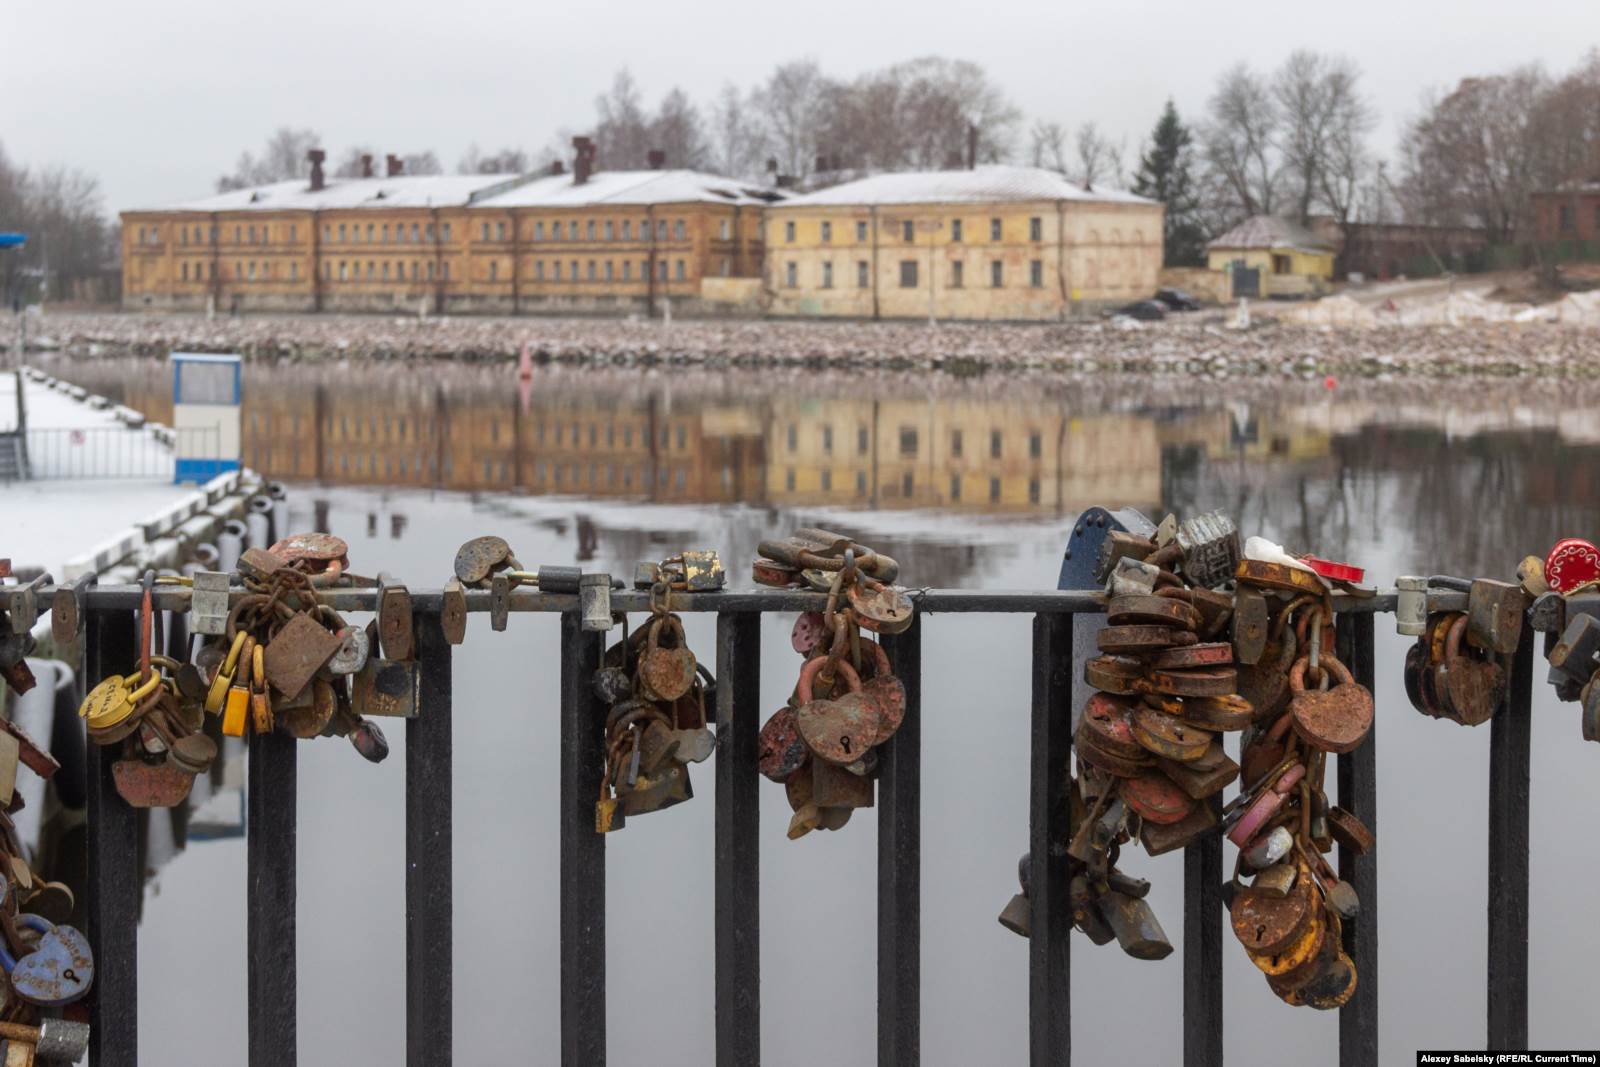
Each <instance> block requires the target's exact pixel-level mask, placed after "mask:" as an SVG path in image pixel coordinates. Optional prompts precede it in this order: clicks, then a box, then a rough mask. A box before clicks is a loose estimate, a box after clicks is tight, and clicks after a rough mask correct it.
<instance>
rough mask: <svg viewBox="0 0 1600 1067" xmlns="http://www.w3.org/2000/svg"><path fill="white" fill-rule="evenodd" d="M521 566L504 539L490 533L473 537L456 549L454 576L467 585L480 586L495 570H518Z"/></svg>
mask: <svg viewBox="0 0 1600 1067" xmlns="http://www.w3.org/2000/svg"><path fill="white" fill-rule="evenodd" d="M521 566H522V565H521V564H520V563H518V562H517V558H516V557H515V556H513V555H512V554H511V546H510V545H509V544H507V543H506V539H505V538H503V537H495V536H494V535H492V534H491V535H488V536H485V537H474V538H473V539H472V540H470V541H468V542H467V543H466V544H464V545H462V546H461V547H460V548H459V549H457V550H456V559H455V576H456V578H457V579H458V580H460V582H461V584H463V585H467V586H474V587H479V588H481V587H482V586H483V583H484V581H485V580H486V579H487V578H488V577H489V575H491V574H492V573H494V572H495V571H499V570H506V569H513V570H520V569H521Z"/></svg>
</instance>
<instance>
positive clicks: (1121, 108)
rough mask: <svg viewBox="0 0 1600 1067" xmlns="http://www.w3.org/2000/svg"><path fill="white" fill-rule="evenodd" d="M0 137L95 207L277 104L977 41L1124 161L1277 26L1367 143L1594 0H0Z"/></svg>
mask: <svg viewBox="0 0 1600 1067" xmlns="http://www.w3.org/2000/svg"><path fill="white" fill-rule="evenodd" d="M3 25H4V27H5V29H4V37H5V39H6V40H7V42H8V47H6V48H5V51H4V54H3V58H0V144H3V145H4V147H5V150H6V152H7V154H8V155H9V156H10V157H11V159H12V160H13V161H16V162H22V163H26V164H43V163H63V164H70V165H73V166H77V167H82V168H85V169H87V170H89V171H91V172H93V173H95V174H97V175H98V176H99V177H100V180H101V183H102V186H103V188H104V190H105V194H106V205H107V207H108V208H109V209H111V210H120V209H124V208H130V207H136V206H149V205H157V204H160V203H163V202H165V201H169V200H178V199H183V198H187V197H192V196H194V195H196V194H201V193H205V192H209V191H210V189H211V184H212V182H213V181H214V179H215V178H216V177H217V175H218V174H220V173H223V172H224V171H226V170H228V169H229V168H230V167H231V165H232V163H233V161H234V159H235V158H236V157H237V156H238V154H239V152H240V151H241V150H242V149H246V148H249V149H255V148H256V147H257V146H258V145H259V144H260V143H261V142H262V141H263V140H265V138H266V135H267V134H268V133H269V132H270V131H271V130H272V129H273V128H275V127H276V126H278V125H281V124H286V123H287V124H293V125H295V126H309V127H311V128H313V129H315V130H317V131H319V132H320V133H321V134H322V137H323V141H324V146H325V147H326V148H327V149H328V150H329V155H330V157H337V155H338V154H339V152H340V149H341V148H343V147H345V146H348V145H350V144H353V143H357V142H366V143H371V144H373V145H374V146H375V147H376V148H377V149H378V150H379V151H380V152H384V151H395V152H409V151H420V150H423V149H429V148H431V149H433V150H435V151H437V152H438V153H439V157H440V159H441V160H443V161H444V163H445V165H446V166H447V167H452V168H453V167H454V165H455V162H456V160H457V159H458V158H459V157H460V155H461V154H462V152H463V151H464V150H465V149H466V147H467V146H468V145H469V144H470V143H472V142H473V141H477V142H479V143H480V144H481V145H483V146H484V147H485V148H488V147H490V146H499V145H502V144H511V145H516V146H520V147H525V148H528V149H530V150H532V149H537V148H540V147H542V146H544V145H545V144H547V143H548V142H549V141H550V139H551V137H552V136H553V134H554V133H555V131H556V130H558V129H560V128H562V127H574V128H577V127H581V126H583V125H585V124H587V123H588V122H589V121H590V118H591V116H592V115H593V100H594V97H595V95H596V94H597V93H598V92H600V91H601V90H602V89H604V88H605V86H606V85H607V84H609V82H610V79H611V76H612V73H613V72H614V71H615V70H616V69H617V68H618V67H621V66H624V65H626V66H628V67H629V68H631V69H632V71H633V73H634V75H635V77H636V78H637V79H638V81H639V83H640V86H641V88H642V89H643V90H644V91H645V93H646V94H647V97H648V98H649V99H650V100H651V101H652V102H653V101H654V100H655V99H656V98H657V97H659V95H660V94H661V93H662V92H664V91H665V90H666V89H668V88H670V87H671V86H673V85H681V86H683V88H684V89H686V90H687V91H688V92H689V93H690V94H691V96H693V97H694V98H695V99H696V100H699V101H706V100H709V99H710V97H711V96H712V95H713V94H714V93H715V92H716V90H717V89H718V88H719V87H720V86H721V85H722V83H723V82H725V81H729V80H731V81H734V82H736V83H737V84H739V85H741V86H748V85H750V84H752V83H754V82H756V81H758V80H759V79H761V78H762V77H763V76H764V75H765V74H766V73H767V72H768V71H769V70H770V69H771V67H772V66H773V65H774V64H775V63H778V62H780V61H783V60H787V59H793V58H798V57H803V56H811V57H814V58H816V59H818V60H819V61H820V62H821V63H822V65H823V67H824V68H825V69H826V70H827V71H828V72H829V73H831V74H833V75H836V76H849V75H853V74H856V73H858V72H861V71H863V70H867V69H871V68H874V67H879V66H883V65H886V64H888V63H890V62H893V61H896V60H901V59H907V58H912V57H915V56H920V55H927V54H939V55H944V56H949V57H952V58H963V59H971V60H974V61H976V62H978V63H981V64H983V65H984V66H985V67H986V68H988V70H989V71H990V73H991V74H992V75H993V77H994V78H995V79H996V80H997V81H998V83H999V84H1000V85H1001V86H1002V87H1003V88H1004V89H1005V90H1006V91H1007V92H1008V93H1009V94H1010V96H1011V97H1012V99H1013V100H1014V101H1015V102H1016V103H1017V104H1018V105H1020V106H1021V108H1022V109H1023V111H1024V112H1025V113H1026V114H1027V116H1028V117H1029V118H1030V119H1031V118H1035V117H1043V118H1052V119H1057V120H1060V121H1063V122H1066V123H1069V124H1071V125H1076V124H1077V123H1079V122H1082V121H1084V120H1086V119H1093V120H1095V121H1096V122H1098V123H1099V124H1100V125H1101V127H1102V128H1104V129H1105V130H1106V131H1108V132H1109V133H1111V134H1113V135H1114V136H1116V137H1121V138H1125V139H1126V142H1127V147H1128V155H1129V158H1130V160H1131V158H1132V154H1133V151H1134V149H1135V147H1136V146H1137V144H1138V142H1139V140H1140V138H1141V137H1142V136H1143V135H1144V134H1145V133H1146V132H1147V131H1148V129H1149V128H1150V126H1151V124H1152V123H1153V122H1154V120H1155V117H1156V114H1157V112H1158V111H1159V109H1160V107H1161V105H1162V102H1163V100H1165V98H1166V97H1167V96H1169V95H1170V96H1172V97H1173V98H1174V99H1175V100H1176V101H1177V104H1178V108H1179V110H1180V111H1181V112H1183V113H1184V114H1185V115H1186V116H1188V117H1198V116H1199V113H1200V111H1201V110H1202V109H1203V108H1204V106H1205V101H1206V98H1207V96H1208V94H1209V92H1210V88H1211V84H1212V82H1213V80H1214V79H1215V77H1216V75H1217V73H1218V72H1219V71H1221V70H1222V69H1223V68H1224V67H1226V66H1227V65H1229V64H1231V63H1233V62H1234V61H1236V60H1240V59H1244V60H1248V61H1249V62H1251V63H1253V64H1255V65H1257V66H1261V67H1270V66H1272V65H1275V64H1276V63H1277V62H1278V61H1279V60H1280V59H1281V58H1282V57H1283V56H1284V55H1285V54H1286V53H1287V52H1289V51H1290V50H1292V49H1294V48H1300V47H1310V48H1316V49H1321V50H1326V51H1333V52H1340V53H1344V54H1346V55H1348V56H1350V57H1351V58H1353V59H1354V60H1356V62H1357V63H1359V64H1360V66H1361V68H1362V70H1363V71H1364V73H1365V84H1366V88H1367V90H1368V92H1369V94H1370V95H1371V96H1372V97H1373V99H1374V101H1375V102H1376V103H1377V105H1378V107H1379V110H1380V111H1381V113H1382V115H1383V120H1384V122H1383V126H1382V127H1381V128H1380V130H1379V132H1378V136H1377V144H1378V146H1379V147H1380V149H1382V150H1384V151H1388V150H1389V149H1390V148H1391V147H1392V143H1393V139H1394V135H1395V130H1396V129H1397V127H1398V125H1399V124H1400V123H1401V122H1403V121H1404V119H1405V118H1406V117H1407V116H1409V115H1410V114H1412V113H1414V112H1415V110H1416V108H1417V102H1418V100H1419V99H1420V98H1421V95H1422V94H1423V92H1424V91H1425V90H1426V89H1428V88H1430V87H1440V86H1446V85H1449V84H1453V83H1454V82H1455V81H1456V80H1457V79H1459V78H1461V77H1463V76H1465V75H1469V74H1475V73H1486V72H1492V71H1496V70H1500V69H1503V68H1505V67H1508V66H1511V65H1514V64H1519V63H1524V62H1530V61H1538V62H1542V63H1543V64H1545V65H1546V66H1547V67H1548V68H1550V69H1552V70H1564V69H1566V68H1567V67H1570V66H1571V65H1572V64H1574V63H1575V62H1577V61H1578V60H1579V58H1580V57H1581V56H1582V55H1583V53H1584V52H1585V51H1586V50H1587V49H1589V48H1593V47H1595V46H1596V45H1597V44H1600V8H1597V5H1596V2H1595V0H1519V2H1515V3H1511V2H1507V0H1492V2H1491V0H1342V2H1339V3H1333V4H1328V5H1325V6H1320V7H1319V6H1317V5H1311V4H1305V5H1301V6H1299V7H1297V8H1294V9H1293V10H1291V9H1289V8H1284V7H1270V6H1269V7H1261V6H1259V5H1241V4H1233V3H1219V2H1212V3H1195V2H1193V0H1122V2H1118V3H1110V2H1104V0H1102V2H1100V3H1094V4H1085V3H1081V2H1074V0H1065V2H1063V0H983V2H982V3H980V4H976V5H975V4H973V3H971V2H970V0H960V2H958V0H922V2H920V3H917V4H914V5H913V4H901V5H892V4H872V3H863V2H862V0H847V2H846V0H808V2H804V3H781V4H776V5H773V4H768V5H754V4H748V5H738V4H726V3H719V4H709V3H704V2H690V3H662V2H660V0H611V2H609V3H583V2H576V3H572V2H569V3H531V4H526V3H524V4H518V3H507V2H505V0H500V2H490V0H453V2H449V3H444V2H439V0H431V2H417V0H387V2H383V3H354V2H351V0H319V2H315V3H313V2H308V0H271V2H268V3H261V4H245V3H237V2H228V0H222V2H217V0H211V2H208V3H204V4H201V3H194V2H190V0H137V2H133V3H129V2H125V0H79V2H77V3H70V2H65V0H56V2H43V3H37V2H36V3H23V2H21V0H17V2H14V3H9V4H6V5H5V10H4V14H3Z"/></svg>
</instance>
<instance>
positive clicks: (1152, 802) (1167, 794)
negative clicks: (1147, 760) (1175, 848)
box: [1121, 772, 1195, 825]
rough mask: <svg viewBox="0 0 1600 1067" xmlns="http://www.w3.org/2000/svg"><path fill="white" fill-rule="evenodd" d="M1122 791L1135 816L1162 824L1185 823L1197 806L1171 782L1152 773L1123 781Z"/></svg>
mask: <svg viewBox="0 0 1600 1067" xmlns="http://www.w3.org/2000/svg"><path fill="white" fill-rule="evenodd" d="M1121 792H1122V800H1123V802H1124V803H1125V804H1127V805H1128V808H1129V809H1130V810H1131V811H1133V813H1134V814H1136V815H1138V816H1139V817H1140V818H1142V819H1145V820H1146V821H1148V822H1153V823H1157V824H1160V825H1169V824H1171V823H1176V822H1182V821H1183V820H1184V819H1185V818H1186V817H1187V816H1188V814H1189V812H1190V810H1191V809H1193V807H1194V803H1195V802H1194V798H1193V797H1191V796H1189V794H1188V793H1185V792H1184V791H1183V790H1182V789H1180V788H1179V787H1178V786H1177V784H1176V783H1174V782H1173V781H1172V779H1170V778H1168V777H1167V776H1166V775H1165V774H1158V773H1153V772H1152V773H1148V774H1141V775H1140V776H1139V777H1137V778H1125V779H1123V780H1122V790H1121Z"/></svg>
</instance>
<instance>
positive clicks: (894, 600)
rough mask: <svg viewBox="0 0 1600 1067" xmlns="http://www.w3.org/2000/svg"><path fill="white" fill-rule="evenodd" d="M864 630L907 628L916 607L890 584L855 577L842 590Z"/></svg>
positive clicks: (895, 632)
mask: <svg viewBox="0 0 1600 1067" xmlns="http://www.w3.org/2000/svg"><path fill="white" fill-rule="evenodd" d="M845 596H846V598H847V599H848V600H849V601H850V606H851V607H852V608H854V609H855V612H856V621H858V622H859V623H860V624H861V628H862V629H864V630H871V631H873V632H874V633H885V634H897V633H903V632H904V631H906V630H908V629H910V627H911V621H912V618H913V617H914V615H915V614H916V609H915V608H914V607H913V606H912V604H911V598H910V597H908V596H906V594H905V593H904V592H903V591H901V590H899V589H897V588H895V587H894V586H892V585H885V584H884V583H882V582H878V581H874V580H872V579H870V578H858V579H857V581H856V582H855V583H853V584H852V585H851V586H850V588H849V590H848V591H847V592H846V593H845Z"/></svg>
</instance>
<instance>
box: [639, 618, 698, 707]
mask: <svg viewBox="0 0 1600 1067" xmlns="http://www.w3.org/2000/svg"><path fill="white" fill-rule="evenodd" d="M663 630H665V631H666V632H667V634H668V635H669V636H671V637H672V638H673V639H674V640H675V643H674V644H672V645H669V646H667V647H665V648H663V647H662V645H661V635H662V631H663ZM638 674H639V682H640V684H641V685H642V686H643V688H644V689H645V691H646V693H647V695H649V696H650V697H651V698H652V699H655V700H662V701H669V702H670V701H674V700H677V699H678V698H679V697H681V696H683V695H684V694H685V693H687V692H688V691H689V687H690V686H692V685H693V684H694V677H695V659H694V653H693V652H690V651H689V646H688V644H687V643H686V642H685V640H684V635H683V623H682V622H681V621H679V619H678V617H677V616H675V615H663V616H661V618H660V620H659V621H657V622H655V623H653V624H652V625H651V627H650V639H649V642H648V644H647V646H646V648H645V650H644V653H643V655H641V656H640V657H639V667H638Z"/></svg>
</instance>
